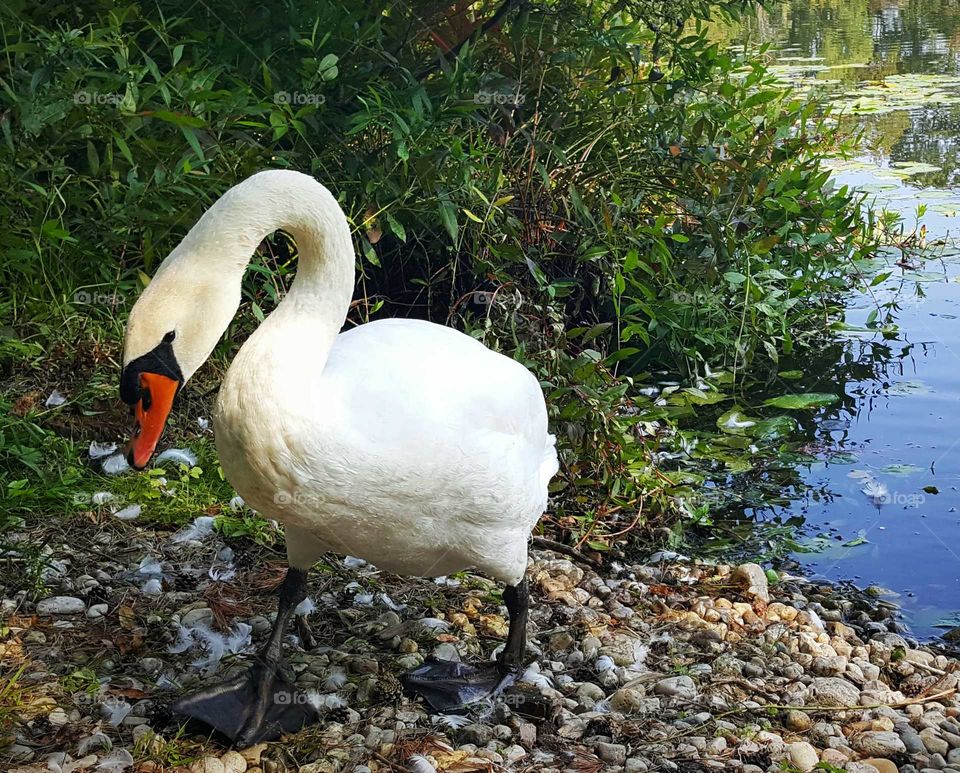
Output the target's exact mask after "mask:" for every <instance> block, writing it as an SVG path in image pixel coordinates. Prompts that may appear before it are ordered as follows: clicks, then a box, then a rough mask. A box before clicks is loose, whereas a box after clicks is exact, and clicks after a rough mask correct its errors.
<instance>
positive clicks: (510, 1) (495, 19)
mask: <svg viewBox="0 0 960 773" xmlns="http://www.w3.org/2000/svg"><path fill="white" fill-rule="evenodd" d="M521 2H522V0H503V3H502V4H501V5H500V7H499V8H497V10H496V11H495V12H494V14H493V16H491V17H490V18H489V19H487V20H486V21H485V22H484V23H483V24H482V25H481V26H480V28H479V29H476V30H474V31H473V32H471V33H470V34H469V35H467V37H465V38H464V39H463V40H461V41H460V42H459V43H457V45H455V46H454V47H453V48H451V49H450V51H449V52H448V54H447V55H446V56H449V57H450V58H451V59H457V58H459V56H460V52H461V51H462V50H463V48H464V46H466V45H467V43H469V42H470V41H471V40H474V41H475V40H477V39H479V38H481V37H482V36H484V35H486V34H487V33H488V32H489V31H490V30H491V29H493V28H494V27H496V26H497V25H498V24H500V22H501V21H503V17H504V16H506V15H507V14H508V13H509V12H510V11H511V10H513V9H514V8H515V7H516V6H518V5H520V3H521ZM446 56H444V54H442V53H441V54H440V55H439V56H438V57H437V60H436V61H435V62H434V63H433V64H431V65H428V66H427V67H425V68H424V69H423V70H421V71H420V72H419V73H418V74H417V80H420V81H422V80H423V79H424V78H426V77H427V76H428V75H431V74H433V73H434V72H436V71H437V70H439V69H440V67H441V66H443V62H444V60H445V59H446Z"/></svg>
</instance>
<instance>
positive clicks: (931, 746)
mask: <svg viewBox="0 0 960 773" xmlns="http://www.w3.org/2000/svg"><path fill="white" fill-rule="evenodd" d="M920 740H921V741H923V745H924V747H925V748H926V750H927V751H928V752H930V753H931V754H942V755H946V754H947V753H949V751H950V744H949V743H947V742H946V741H945V740H944V739H943V738H941V737H940V734H939V733H938V732H937V730H935V729H934V728H932V727H925V728H924V729H923V730H921V731H920Z"/></svg>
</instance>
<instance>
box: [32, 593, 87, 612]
mask: <svg viewBox="0 0 960 773" xmlns="http://www.w3.org/2000/svg"><path fill="white" fill-rule="evenodd" d="M85 608H86V605H85V604H84V603H83V601H81V600H80V599H78V598H76V597H75V596H50V597H49V598H46V599H43V600H42V601H40V602H38V603H37V614H40V615H77V614H80V613H81V612H83V610H84V609H85Z"/></svg>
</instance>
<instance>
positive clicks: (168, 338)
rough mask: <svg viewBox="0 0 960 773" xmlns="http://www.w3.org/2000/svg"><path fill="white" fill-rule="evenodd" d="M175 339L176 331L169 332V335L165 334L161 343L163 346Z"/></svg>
mask: <svg viewBox="0 0 960 773" xmlns="http://www.w3.org/2000/svg"><path fill="white" fill-rule="evenodd" d="M176 337H177V331H176V330H171V331H170V332H169V333H167V334H166V335H165V336H164V337H163V342H164V343H165V344H168V343H170V342H171V341H172V340H173V339H174V338H176Z"/></svg>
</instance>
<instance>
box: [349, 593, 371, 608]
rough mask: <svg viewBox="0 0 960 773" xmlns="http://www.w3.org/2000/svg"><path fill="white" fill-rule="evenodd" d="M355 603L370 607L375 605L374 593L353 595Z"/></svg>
mask: <svg viewBox="0 0 960 773" xmlns="http://www.w3.org/2000/svg"><path fill="white" fill-rule="evenodd" d="M353 601H354V603H356V604H358V605H359V606H361V607H370V606H373V594H372V593H358V594H357V595H356V596H354V597H353Z"/></svg>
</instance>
